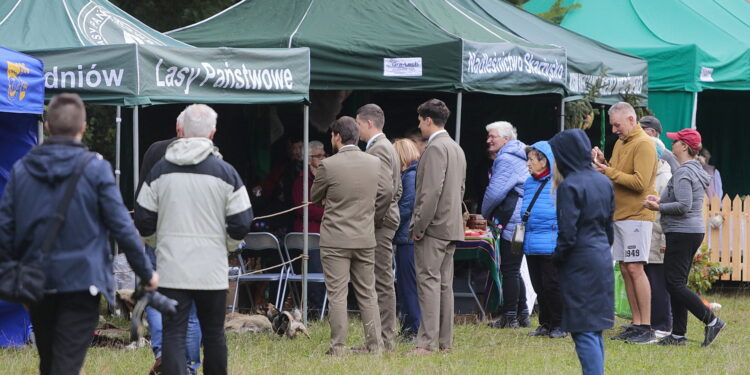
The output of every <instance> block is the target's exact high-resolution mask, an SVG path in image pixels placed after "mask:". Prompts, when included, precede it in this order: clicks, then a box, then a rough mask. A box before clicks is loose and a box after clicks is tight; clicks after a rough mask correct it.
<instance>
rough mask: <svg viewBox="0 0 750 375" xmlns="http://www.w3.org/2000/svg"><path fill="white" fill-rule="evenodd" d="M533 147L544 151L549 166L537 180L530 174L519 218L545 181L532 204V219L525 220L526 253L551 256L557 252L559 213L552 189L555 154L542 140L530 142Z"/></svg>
mask: <svg viewBox="0 0 750 375" xmlns="http://www.w3.org/2000/svg"><path fill="white" fill-rule="evenodd" d="M531 147H532V148H534V149H536V150H537V151H539V152H541V153H542V154H544V156H545V157H546V158H547V163H548V166H549V168H550V173H549V174H548V175H547V176H544V177H542V178H541V179H537V178H536V177H534V176H529V178H528V179H526V182H525V183H524V185H523V190H524V193H523V204H522V205H521V211H520V217H523V215H524V214H525V213H526V210H528V208H529V205H530V204H531V200H532V199H534V194H536V192H537V190H539V186H541V184H542V182H544V181H547V183H546V184H544V188H543V189H542V191H541V192H540V193H539V198H537V200H536V202H535V203H534V206H533V207H531V212H530V215H529V221H527V222H526V233H525V238H524V241H523V252H524V253H525V254H526V255H550V254H552V253H553V252H554V251H555V243H556V242H557V212H556V211H555V197H556V196H555V191H554V189H552V174H553V173H554V171H552V163H554V162H555V157H554V155H553V153H552V147H550V145H549V142H547V141H540V142H537V143H534V144H533V145H531Z"/></svg>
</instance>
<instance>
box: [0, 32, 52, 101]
mask: <svg viewBox="0 0 750 375" xmlns="http://www.w3.org/2000/svg"><path fill="white" fill-rule="evenodd" d="M43 111H44V65H43V64H42V62H41V61H40V60H38V59H36V58H34V57H31V56H29V55H25V54H23V53H20V52H16V51H13V50H10V49H7V48H3V47H0V112H12V113H36V114H41V113H42V112H43Z"/></svg>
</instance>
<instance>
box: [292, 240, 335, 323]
mask: <svg viewBox="0 0 750 375" xmlns="http://www.w3.org/2000/svg"><path fill="white" fill-rule="evenodd" d="M307 236H308V237H307V239H308V240H307V248H308V253H307V254H308V257H309V258H308V262H307V264H308V270H313V271H318V270H320V272H308V273H307V282H308V283H318V284H323V286H325V277H324V276H323V272H322V271H323V265H322V263H321V261H320V234H317V233H308V235H307ZM304 239H305V235H304V233H298V232H294V233H289V234H287V235H286V237H284V252H285V253H286V257H287V258H286V259H287V261H290V260H291V259H292V255H294V256H295V257H296V256H298V255H300V254H302V253H303V251H304V250H303V248H304ZM294 266H298V268H300V269H301V268H302V260H301V259H300V260H296V261H295V262H294V263H293V264H290V265H289V267H287V269H286V272H287V273H286V276H285V281H284V290H283V292H282V293H281V299H282V301H283V300H284V297H285V295H286V290H287V287H288V285H289V282H290V281H292V282H299V283H301V282H302V275H301V274H299V275H298V274H297V273H296V272H294ZM300 273H301V271H300ZM308 297H309V295H308ZM327 303H328V293H327V292H326V293H325V296H324V297H323V306H322V307H321V309H320V320H323V316H324V315H325V311H326V304H327Z"/></svg>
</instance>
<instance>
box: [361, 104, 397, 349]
mask: <svg viewBox="0 0 750 375" xmlns="http://www.w3.org/2000/svg"><path fill="white" fill-rule="evenodd" d="M357 125H359V139H360V140H361V141H364V142H367V147H366V149H365V151H366V152H367V153H368V154H370V155H373V156H377V157H378V159H380V169H379V171H378V194H377V198H376V199H375V242H377V245H376V247H375V291H376V293H377V295H378V308H379V309H380V328H381V329H382V335H383V347H384V349H385V350H386V351H391V350H393V348H394V346H395V337H396V289H395V287H394V284H393V236H394V235H395V234H396V229H398V224H399V221H400V216H399V211H398V200H399V199H400V198H401V168H400V167H401V165H400V163H399V159H398V154H396V149H395V148H393V144H391V142H390V141H389V140H388V138H387V137H386V136H385V134H383V125H385V114H384V113H383V110H382V109H380V107H379V106H378V105H377V104H366V105H364V106H362V107H360V108H359V109H358V110H357Z"/></svg>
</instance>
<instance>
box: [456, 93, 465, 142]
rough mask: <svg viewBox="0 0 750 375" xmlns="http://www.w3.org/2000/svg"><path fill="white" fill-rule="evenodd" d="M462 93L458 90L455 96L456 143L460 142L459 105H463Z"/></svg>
mask: <svg viewBox="0 0 750 375" xmlns="http://www.w3.org/2000/svg"><path fill="white" fill-rule="evenodd" d="M463 98H464V93H463V92H461V91H459V92H458V95H457V96H456V135H455V137H454V139H455V140H456V143H458V144H459V145H460V144H461V107H462V105H463Z"/></svg>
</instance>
